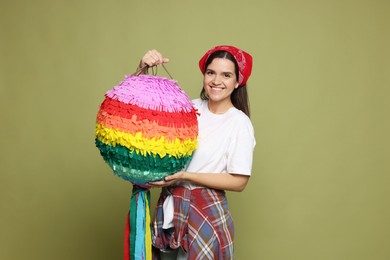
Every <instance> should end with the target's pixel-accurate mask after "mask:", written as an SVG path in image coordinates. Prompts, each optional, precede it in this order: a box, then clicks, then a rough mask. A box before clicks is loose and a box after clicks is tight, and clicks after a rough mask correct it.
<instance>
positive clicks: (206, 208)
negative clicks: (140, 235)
mask: <svg viewBox="0 0 390 260" xmlns="http://www.w3.org/2000/svg"><path fill="white" fill-rule="evenodd" d="M169 194H172V195H173V199H174V232H173V233H169V232H167V231H166V230H164V229H163V228H162V225H163V220H164V214H163V203H164V200H165V198H166V196H167V195H169ZM152 230H153V234H152V241H153V245H154V247H155V250H154V251H155V252H154V254H153V259H160V258H159V249H169V248H172V249H176V248H179V247H180V246H181V247H182V248H183V250H184V251H185V252H187V253H188V259H189V260H194V259H202V260H205V259H219V260H224V259H233V237H234V225H233V219H232V217H231V214H230V211H229V210H228V205H227V199H226V196H225V192H224V191H218V190H214V189H208V188H197V189H194V190H189V189H187V188H185V187H182V186H176V187H169V188H168V189H163V191H162V194H161V196H160V199H159V201H158V203H157V207H156V212H155V219H154V222H153V226H152Z"/></svg>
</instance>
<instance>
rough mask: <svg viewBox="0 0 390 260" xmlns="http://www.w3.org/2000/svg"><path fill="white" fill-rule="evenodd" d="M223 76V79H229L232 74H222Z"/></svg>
mask: <svg viewBox="0 0 390 260" xmlns="http://www.w3.org/2000/svg"><path fill="white" fill-rule="evenodd" d="M223 76H224V77H225V78H227V79H228V78H231V76H232V74H230V73H224V74H223Z"/></svg>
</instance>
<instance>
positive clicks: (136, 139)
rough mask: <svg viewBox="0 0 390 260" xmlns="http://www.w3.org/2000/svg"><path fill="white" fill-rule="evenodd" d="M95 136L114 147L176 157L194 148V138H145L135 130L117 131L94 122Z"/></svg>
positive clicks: (186, 154)
mask: <svg viewBox="0 0 390 260" xmlns="http://www.w3.org/2000/svg"><path fill="white" fill-rule="evenodd" d="M96 137H97V138H98V139H99V140H100V141H101V142H103V143H104V144H106V145H110V146H113V147H115V146H116V145H118V144H119V145H121V146H124V147H126V148H128V149H129V150H131V151H136V152H137V153H141V154H142V155H143V156H146V155H150V154H152V155H154V156H156V155H157V154H158V155H160V157H161V158H163V157H164V156H166V155H168V156H174V157H176V158H179V157H183V156H189V155H191V154H192V152H193V151H194V150H195V149H196V146H197V140H196V139H191V138H188V139H185V140H183V141H182V140H180V139H179V138H176V139H175V140H166V139H165V138H164V136H162V137H160V138H158V139H157V138H152V139H147V138H143V137H142V133H141V132H137V133H136V134H135V135H132V134H129V133H125V132H121V131H118V130H116V129H112V128H107V127H104V126H103V125H101V124H99V123H96Z"/></svg>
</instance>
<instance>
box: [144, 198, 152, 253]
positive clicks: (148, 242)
mask: <svg viewBox="0 0 390 260" xmlns="http://www.w3.org/2000/svg"><path fill="white" fill-rule="evenodd" d="M145 200H146V205H149V202H148V197H147V196H145ZM145 208H146V220H145V222H146V223H145V226H146V229H145V232H146V234H145V253H146V254H145V260H152V235H151V230H150V212H149V207H148V206H146V207H145Z"/></svg>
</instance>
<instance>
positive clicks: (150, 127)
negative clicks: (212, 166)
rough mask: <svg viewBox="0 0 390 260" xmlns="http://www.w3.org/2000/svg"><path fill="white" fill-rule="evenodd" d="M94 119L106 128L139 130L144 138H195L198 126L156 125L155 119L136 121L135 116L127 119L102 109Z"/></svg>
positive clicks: (131, 131) (131, 132)
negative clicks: (151, 120)
mask: <svg viewBox="0 0 390 260" xmlns="http://www.w3.org/2000/svg"><path fill="white" fill-rule="evenodd" d="M96 121H97V122H98V123H100V124H101V125H103V126H105V127H107V128H114V129H118V130H120V131H122V132H125V133H129V134H133V135H136V133H138V132H141V133H142V136H143V137H146V138H153V137H156V138H161V137H163V136H164V137H165V138H166V139H167V140H174V139H175V138H179V139H181V140H184V139H189V138H190V139H195V138H196V137H197V136H198V126H197V125H192V126H190V127H186V128H183V127H166V126H161V125H158V124H157V122H156V121H153V122H150V121H149V120H143V121H137V118H136V116H134V117H133V118H132V119H127V118H123V117H119V116H114V115H111V114H109V113H107V112H106V111H104V110H100V111H99V112H98V115H97V118H96Z"/></svg>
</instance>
